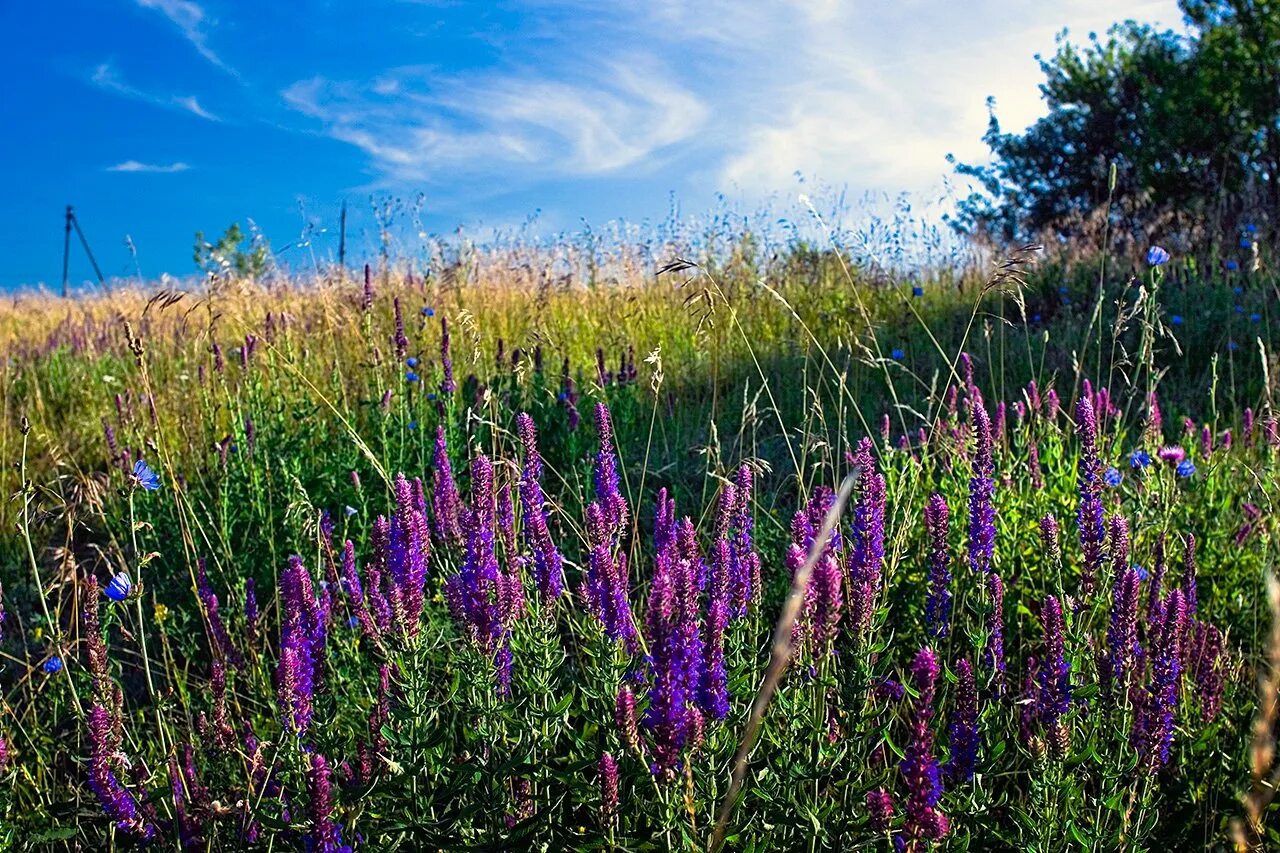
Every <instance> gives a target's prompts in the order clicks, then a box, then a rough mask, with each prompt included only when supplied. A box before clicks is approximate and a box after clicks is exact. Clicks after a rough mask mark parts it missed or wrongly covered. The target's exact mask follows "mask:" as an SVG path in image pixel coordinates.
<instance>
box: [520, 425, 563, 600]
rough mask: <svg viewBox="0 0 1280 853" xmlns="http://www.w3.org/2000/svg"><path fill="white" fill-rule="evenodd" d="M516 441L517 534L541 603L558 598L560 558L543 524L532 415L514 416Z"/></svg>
mask: <svg viewBox="0 0 1280 853" xmlns="http://www.w3.org/2000/svg"><path fill="white" fill-rule="evenodd" d="M516 428H517V431H518V432H519V434H520V442H521V444H522V445H524V468H523V470H522V472H521V474H520V512H521V519H522V520H523V522H524V524H523V526H522V527H521V529H520V535H521V537H522V538H523V540H524V543H525V546H526V547H527V548H528V549H529V551H530V552H532V555H533V577H534V584H535V585H536V586H537V588H538V597H539V598H540V599H541V601H542V603H543V604H547V603H549V602H552V601H554V600H555V599H557V598H559V597H560V593H561V592H562V591H563V589H564V569H563V564H564V560H563V558H562V557H561V556H560V551H559V549H557V548H556V545H555V543H554V542H553V541H552V539H551V531H550V529H549V527H548V526H547V501H546V498H545V497H544V495H543V493H542V484H541V482H540V481H541V478H542V457H541V456H540V455H539V453H538V434H537V430H536V428H535V427H534V424H533V418H531V417H529V415H528V414H526V413H524V412H521V413H520V414H519V415H518V416H517V417H516Z"/></svg>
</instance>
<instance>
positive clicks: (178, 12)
mask: <svg viewBox="0 0 1280 853" xmlns="http://www.w3.org/2000/svg"><path fill="white" fill-rule="evenodd" d="M135 2H137V4H138V5H139V6H141V7H142V8H144V9H151V10H153V11H156V12H159V13H160V14H161V15H163V16H164V17H166V18H168V19H169V22H170V23H172V24H173V25H174V26H175V27H177V28H178V30H179V32H181V33H182V37H183V38H185V39H186V40H187V41H189V42H191V46H192V47H194V48H195V49H196V52H197V53H199V54H200V55H201V56H203V57H204V58H205V59H207V60H208V61H209V62H211V63H212V64H213V65H215V66H216V67H218V68H220V69H222V70H223V71H226V72H227V73H228V74H231V75H233V76H234V75H235V74H236V71H235V69H233V68H231V66H229V65H227V64H226V63H225V62H223V61H222V57H220V56H218V54H216V53H214V51H213V48H211V47H209V36H208V33H207V32H206V29H207V27H208V26H209V25H210V24H211V23H212V22H211V21H210V19H209V16H208V15H207V14H206V13H205V10H204V7H202V6H201V5H200V4H199V3H196V2H194V0H135Z"/></svg>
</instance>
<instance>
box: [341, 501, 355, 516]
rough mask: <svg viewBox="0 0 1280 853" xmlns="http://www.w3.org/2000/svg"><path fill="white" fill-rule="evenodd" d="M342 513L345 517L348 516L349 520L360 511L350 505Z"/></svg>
mask: <svg viewBox="0 0 1280 853" xmlns="http://www.w3.org/2000/svg"><path fill="white" fill-rule="evenodd" d="M342 512H343V514H344V515H346V517H347V518H350V517H351V516H353V515H355V514H356V513H357V512H359V510H357V509H356V508H355V507H353V506H351V505H350V504H348V505H347V506H346V507H344V508H343V510H342Z"/></svg>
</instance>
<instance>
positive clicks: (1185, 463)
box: [1178, 459, 1196, 477]
mask: <svg viewBox="0 0 1280 853" xmlns="http://www.w3.org/2000/svg"><path fill="white" fill-rule="evenodd" d="M1195 472H1196V463H1194V462H1192V461H1191V460H1190V459H1183V460H1182V461H1181V462H1179V463H1178V476H1179V477H1190V476H1191V475H1192V474H1194V473H1195Z"/></svg>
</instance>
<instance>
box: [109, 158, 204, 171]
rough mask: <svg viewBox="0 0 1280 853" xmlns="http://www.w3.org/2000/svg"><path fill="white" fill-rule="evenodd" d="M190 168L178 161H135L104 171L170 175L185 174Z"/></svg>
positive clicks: (116, 165)
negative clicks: (175, 173)
mask: <svg viewBox="0 0 1280 853" xmlns="http://www.w3.org/2000/svg"><path fill="white" fill-rule="evenodd" d="M190 168H191V166H189V165H188V164H186V163H183V162H182V161H180V160H179V161H178V162H176V163H141V162H139V161H137V160H125V161H124V162H123V163H116V164H115V165H114V166H108V167H107V169H106V171H108V172H150V173H153V174H172V173H174V172H185V171H187V170H188V169H190Z"/></svg>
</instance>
